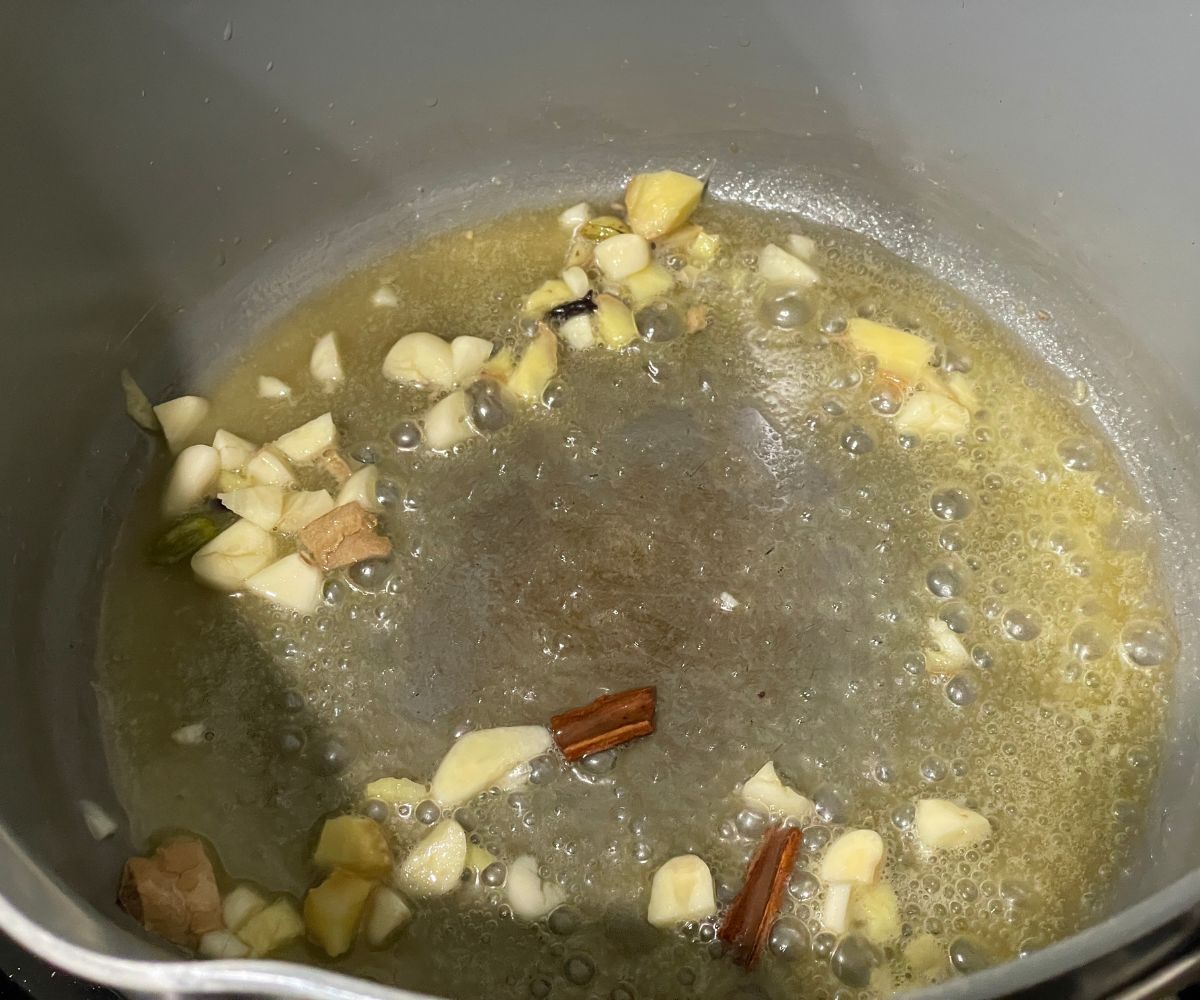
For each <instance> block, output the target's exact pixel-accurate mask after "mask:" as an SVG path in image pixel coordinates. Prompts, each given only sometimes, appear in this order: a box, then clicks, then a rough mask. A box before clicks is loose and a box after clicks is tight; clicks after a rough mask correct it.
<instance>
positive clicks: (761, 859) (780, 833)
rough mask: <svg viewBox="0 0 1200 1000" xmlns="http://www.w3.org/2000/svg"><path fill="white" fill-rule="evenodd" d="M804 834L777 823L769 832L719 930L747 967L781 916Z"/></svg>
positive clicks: (734, 955)
mask: <svg viewBox="0 0 1200 1000" xmlns="http://www.w3.org/2000/svg"><path fill="white" fill-rule="evenodd" d="M800 836H801V835H800V831H799V829H797V828H796V827H779V826H777V827H772V828H771V829H770V830H768V831H767V833H766V836H764V837H763V840H762V843H761V844H759V847H758V850H757V851H756V852H755V854H754V858H753V859H752V860H751V861H750V866H749V867H748V868H747V869H746V883H745V885H743V886H742V890H741V892H739V893H738V894H737V896H736V897H735V898H734V900H733V904H732V905H731V906H730V907H729V913H728V914H726V916H725V919H724V920H723V921H722V922H721V929H720V930H719V931H718V932H717V937H719V938H720V939H721V940H722V941H723V942H724V943H725V944H726V945H728V946H729V948H730V950H731V952H732V954H733V960H734V961H735V962H737V963H738V965H744V966H745V967H746V968H747V969H748V968H750V967H751V966H752V965H754V963H755V962H756V961H758V956H759V955H761V954H762V950H763V947H764V946H765V945H766V943H767V938H768V937H770V934H771V926H772V925H773V924H774V923H775V918H776V917H777V916H779V908H780V907H781V906H782V905H783V893H784V890H785V889H786V888H787V884H788V879H790V878H791V876H792V867H793V866H794V865H795V863H796V851H797V850H799V847H800Z"/></svg>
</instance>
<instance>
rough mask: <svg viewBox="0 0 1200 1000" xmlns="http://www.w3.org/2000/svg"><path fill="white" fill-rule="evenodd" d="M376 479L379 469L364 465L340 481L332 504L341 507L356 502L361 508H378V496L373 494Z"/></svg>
mask: <svg viewBox="0 0 1200 1000" xmlns="http://www.w3.org/2000/svg"><path fill="white" fill-rule="evenodd" d="M378 480H379V470H378V469H377V468H376V467H375V466H373V465H364V466H363V467H362V468H361V469H359V470H358V471H357V472H356V473H354V475H352V476H351V477H350V478H349V479H347V480H346V481H345V482H344V483H342V488H341V489H340V490H338V495H337V499H336V500H335V501H334V502H333V505H334V506H335V507H341V506H343V505H345V504H348V503H356V504H358V505H359V506H360V507H362V509H363V510H379V509H380V504H379V498H378V497H377V496H376V494H375V487H376V484H377V483H378Z"/></svg>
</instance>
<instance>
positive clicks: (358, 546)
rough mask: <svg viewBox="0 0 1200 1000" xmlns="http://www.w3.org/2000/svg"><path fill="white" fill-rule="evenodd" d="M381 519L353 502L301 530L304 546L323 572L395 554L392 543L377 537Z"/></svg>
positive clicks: (334, 509) (380, 536)
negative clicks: (376, 527) (377, 525)
mask: <svg viewBox="0 0 1200 1000" xmlns="http://www.w3.org/2000/svg"><path fill="white" fill-rule="evenodd" d="M377 523H378V518H376V517H375V515H374V514H372V513H370V512H369V511H366V510H363V508H362V507H361V506H360V505H359V504H357V503H355V502H353V501H351V502H350V503H344V504H342V505H341V506H340V507H334V508H333V510H331V511H330V512H329V513H328V514H325V515H324V516H322V517H318V518H317V519H316V520H315V521H310V522H309V523H308V524H306V525H305V526H304V527H303V528H301V529H300V547H301V548H302V549H304V551H305V552H307V553H308V554H309V555H310V556H311V557H312V562H315V563H316V564H317V565H318V566H320V567H321V569H339V568H340V567H342V566H350V565H352V564H353V563H356V562H361V561H362V560H364V559H382V558H384V557H386V556H388V555H391V552H392V543H391V540H390V539H388V538H385V537H384V536H383V535H377V534H375V525H376V524H377Z"/></svg>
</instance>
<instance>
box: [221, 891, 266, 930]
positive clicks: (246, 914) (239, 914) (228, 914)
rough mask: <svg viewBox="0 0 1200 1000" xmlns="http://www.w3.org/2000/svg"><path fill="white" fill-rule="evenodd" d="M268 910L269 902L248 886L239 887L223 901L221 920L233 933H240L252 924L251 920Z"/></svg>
mask: <svg viewBox="0 0 1200 1000" xmlns="http://www.w3.org/2000/svg"><path fill="white" fill-rule="evenodd" d="M266 908H267V901H266V900H265V899H263V898H262V896H260V895H259V894H258V893H257V892H256V891H255V890H254V889H252V888H250V886H248V885H239V886H236V887H235V888H233V889H231V890H230V892H229V895H227V896H226V897H225V898H224V899H223V900H222V901H221V919H222V920H224V921H225V926H226V927H228V928H229V929H230V930H231V931H240V930H241V929H242V928H243V927H245V926H246V924H248V923H249V922H250V918H251V917H253V916H255V915H256V914H259V913H262V911H263V910H265V909H266Z"/></svg>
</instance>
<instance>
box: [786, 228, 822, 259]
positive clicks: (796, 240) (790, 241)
mask: <svg viewBox="0 0 1200 1000" xmlns="http://www.w3.org/2000/svg"><path fill="white" fill-rule="evenodd" d="M787 248H788V253H790V254H791V255H792V256H793V257H799V258H800V259H801V260H804V261H809V260H812V257H813V254H815V253H816V252H817V244H816V243H815V242H813V240H812V238H811V237H809V236H801V235H800V234H799V233H792V234H791V235H790V236H789V237H788V238H787Z"/></svg>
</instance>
